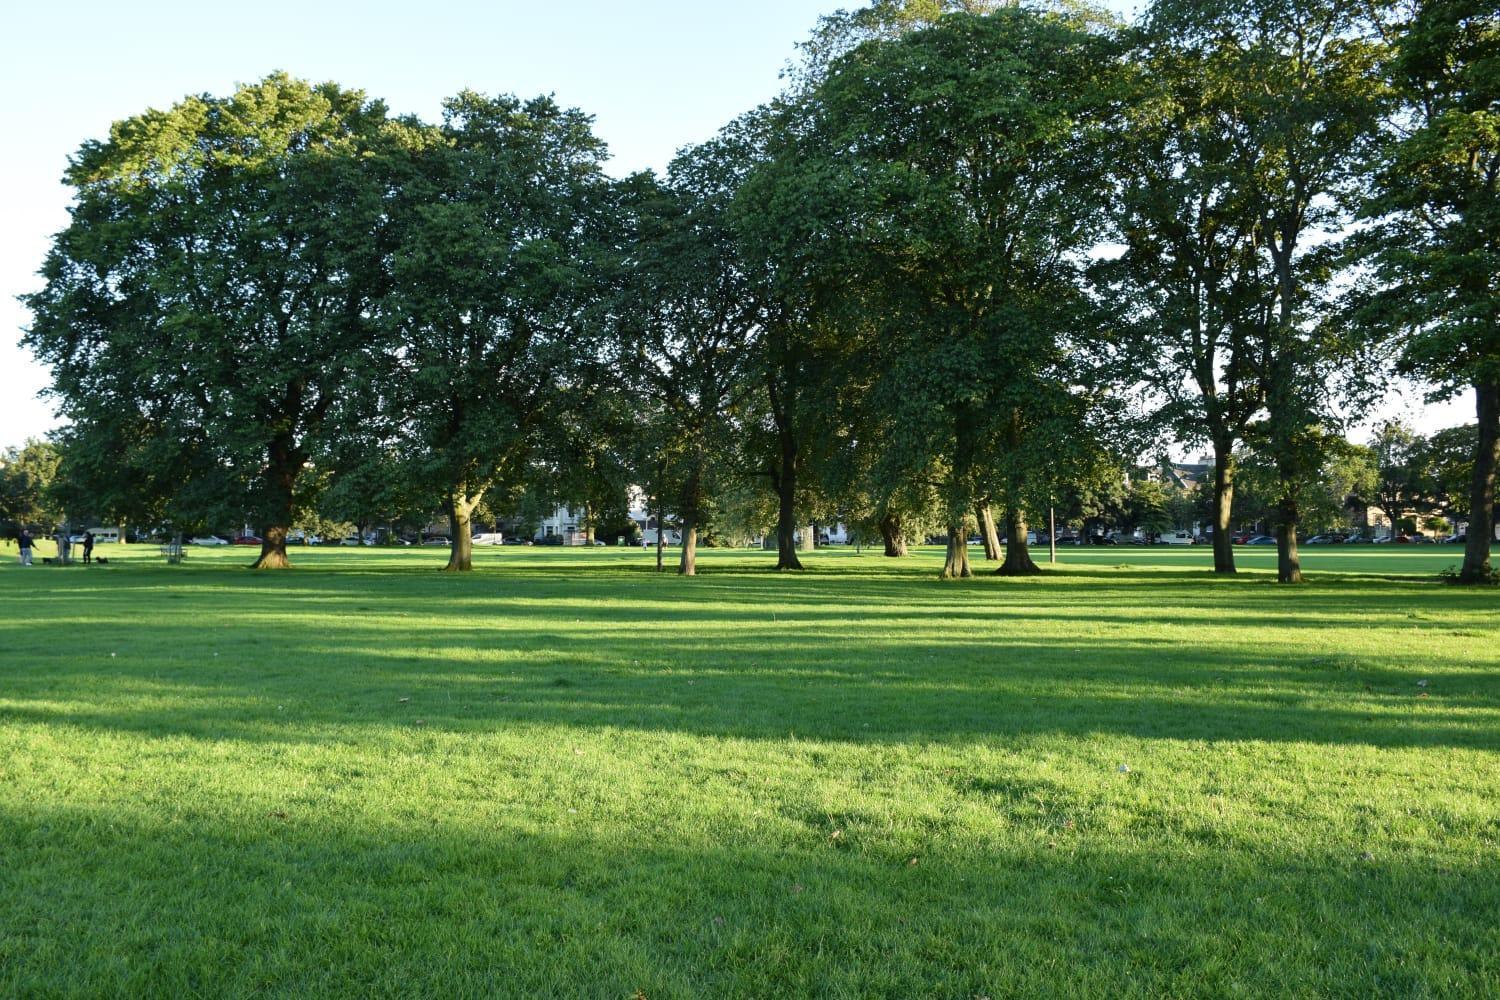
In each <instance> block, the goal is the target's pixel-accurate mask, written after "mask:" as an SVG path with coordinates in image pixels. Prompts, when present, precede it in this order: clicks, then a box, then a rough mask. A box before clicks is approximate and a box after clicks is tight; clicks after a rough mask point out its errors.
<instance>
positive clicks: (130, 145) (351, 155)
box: [25, 74, 413, 527]
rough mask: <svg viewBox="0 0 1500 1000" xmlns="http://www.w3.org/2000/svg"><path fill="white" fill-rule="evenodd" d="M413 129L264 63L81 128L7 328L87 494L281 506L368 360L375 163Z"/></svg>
mask: <svg viewBox="0 0 1500 1000" xmlns="http://www.w3.org/2000/svg"><path fill="white" fill-rule="evenodd" d="M412 138H413V130H412V129H411V128H410V127H409V126H408V125H407V124H405V123H402V122H397V121H392V120H391V119H390V118H389V117H388V116H387V114H386V109H385V107H384V105H382V104H380V103H379V102H377V101H371V100H369V99H367V98H366V97H365V96H364V94H362V93H360V92H358V91H349V90H344V89H342V88H340V87H338V86H336V85H334V84H322V85H316V86H314V85H311V84H308V83H305V82H302V81H300V80H294V79H292V78H290V77H287V76H284V75H279V74H278V75H273V76H269V77H267V78H266V79H264V80H262V81H260V82H259V83H255V84H251V85H249V86H245V87H242V88H241V89H239V90H237V91H236V92H235V93H233V94H231V95H230V96H228V97H225V98H216V97H208V96H201V97H191V98H188V99H186V100H184V101H182V102H180V103H179V104H177V105H175V106H173V107H172V108H171V109H169V110H167V111H149V112H147V113H145V114H143V115H139V116H137V117H134V118H130V119H127V120H125V121H121V122H117V123H116V124H115V125H114V126H113V127H112V128H111V130H110V136H109V138H108V139H107V140H105V141H91V142H88V143H85V144H84V146H83V147H82V149H80V151H79V152H78V154H77V155H76V156H75V157H74V158H73V160H72V163H71V165H70V167H69V169H68V173H67V181H68V183H69V184H70V185H71V186H72V187H73V188H74V190H75V192H76V196H77V201H76V204H75V205H74V206H73V209H72V217H71V221H70V224H69V226H68V227H67V228H66V229H65V230H64V231H63V232H62V233H60V234H58V236H57V237H56V239H55V241H54V243H53V246H52V249H51V252H50V253H49V254H48V257H47V261H46V264H45V265H44V267H43V270H42V274H43V277H44V278H45V280H46V284H45V286H44V287H43V289H42V290H41V291H40V292H38V293H36V294H34V295H31V296H28V297H27V299H26V302H27V305H28V306H29V307H30V309H31V311H32V314H33V317H34V321H33V324H32V326H31V328H30V330H29V331H28V333H27V336H26V341H25V343H26V344H27V345H28V346H29V347H30V348H31V349H32V350H33V351H34V352H35V353H36V355H37V356H38V357H39V358H40V359H41V360H43V361H44V362H45V363H47V364H49V365H51V366H52V369H53V391H54V393H55V395H56V397H57V399H58V400H59V402H60V404H61V410H62V414H63V416H64V417H65V418H67V419H68V420H69V421H70V422H71V423H70V427H69V430H68V431H67V433H66V436H65V440H64V443H65V451H66V455H67V456H68V463H69V465H70V469H69V471H68V477H69V479H70V481H72V482H75V483H80V484H86V485H87V486H88V487H89V488H90V489H91V492H92V494H93V496H94V497H95V498H96V506H97V507H99V508H100V509H102V510H107V511H110V512H114V513H117V514H119V515H121V516H127V515H128V516H132V517H135V518H139V519H143V520H151V519H156V520H160V519H165V520H172V521H175V522H177V523H179V524H193V523H202V522H204V521H207V520H216V519H222V518H226V517H227V518H228V519H230V520H238V519H240V518H242V517H250V518H251V519H252V520H255V521H257V522H258V523H260V524H265V525H280V526H283V527H284V526H285V525H287V524H288V523H290V520H291V517H292V514H293V511H294V510H295V509H296V508H297V507H298V506H299V505H301V504H303V503H306V502H307V501H308V500H309V499H310V497H309V496H308V495H307V490H306V487H307V485H308V483H307V482H306V481H305V479H304V477H303V475H302V470H303V468H304V464H305V462H306V461H307V460H308V459H309V458H310V457H311V455H312V454H313V453H314V452H315V451H316V450H318V447H319V445H320V443H321V442H322V441H323V440H324V433H325V430H326V429H327V428H328V427H329V426H330V424H331V422H332V421H331V414H333V413H334V412H335V411H336V410H337V409H338V408H339V407H340V406H341V405H342V404H344V403H346V402H347V401H348V400H350V399H351V398H354V397H352V396H351V395H350V394H349V393H348V389H349V387H350V385H351V383H352V382H353V381H354V380H355V379H356V377H357V375H358V373H359V372H361V371H363V370H364V369H366V368H367V367H368V366H369V365H370V364H371V361H372V357H371V354H372V345H373V344H374V343H375V342H376V341H375V338H374V337H373V336H372V333H373V331H372V327H371V323H370V315H371V310H370V305H371V302H372V299H373V297H374V296H375V295H376V294H377V293H378V292H379V290H380V288H381V286H382V279H381V275H382V264H383V252H384V249H385V245H384V241H383V238H384V235H385V234H386V232H387V231H388V218H389V214H388V208H389V192H390V190H391V174H390V171H389V163H390V159H391V157H392V156H393V155H396V154H398V153H399V152H400V151H401V150H404V149H405V148H406V147H407V146H408V145H410V143H411V142H412Z"/></svg>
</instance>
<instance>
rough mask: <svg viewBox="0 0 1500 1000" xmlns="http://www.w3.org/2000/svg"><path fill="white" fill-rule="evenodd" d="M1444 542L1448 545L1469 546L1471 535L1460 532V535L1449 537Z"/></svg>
mask: <svg viewBox="0 0 1500 1000" xmlns="http://www.w3.org/2000/svg"><path fill="white" fill-rule="evenodd" d="M1443 541H1444V542H1445V543H1446V544H1448V545H1467V544H1469V534H1468V532H1466V531H1460V532H1459V533H1458V534H1455V535H1449V536H1448V537H1447V538H1445V539H1443Z"/></svg>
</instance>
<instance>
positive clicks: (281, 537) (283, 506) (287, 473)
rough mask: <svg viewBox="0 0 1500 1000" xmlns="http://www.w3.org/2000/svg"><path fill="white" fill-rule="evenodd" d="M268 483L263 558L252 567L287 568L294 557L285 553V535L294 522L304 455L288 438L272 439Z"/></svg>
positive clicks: (262, 525)
mask: <svg viewBox="0 0 1500 1000" xmlns="http://www.w3.org/2000/svg"><path fill="white" fill-rule="evenodd" d="M269 459H270V462H269V465H268V467H267V469H266V472H265V475H266V485H267V487H268V488H269V489H268V493H269V494H270V496H271V498H272V499H271V503H270V504H269V509H268V510H267V511H266V512H265V514H266V516H265V517H264V518H263V522H262V523H261V524H260V525H258V527H259V528H260V558H259V559H257V560H255V562H254V564H253V566H252V568H253V569H287V568H289V567H290V566H291V565H292V561H291V560H290V559H288V558H287V555H286V535H287V531H288V530H289V529H290V527H291V523H292V497H293V495H294V493H295V491H296V486H297V475H298V474H299V473H300V472H301V471H302V462H303V458H302V455H301V454H300V453H299V452H298V451H297V449H296V448H294V447H292V445H291V443H290V442H289V441H287V440H284V439H281V440H277V441H274V442H272V444H271V449H270V455H269Z"/></svg>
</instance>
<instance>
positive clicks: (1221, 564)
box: [1214, 441, 1235, 573]
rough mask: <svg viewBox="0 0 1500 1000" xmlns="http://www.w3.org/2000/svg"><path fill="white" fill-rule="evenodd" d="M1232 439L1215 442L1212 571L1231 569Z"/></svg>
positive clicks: (1228, 570)
mask: <svg viewBox="0 0 1500 1000" xmlns="http://www.w3.org/2000/svg"><path fill="white" fill-rule="evenodd" d="M1233 506H1234V443H1233V442H1232V441H1215V442H1214V572H1215V573H1233V572H1234V571H1235V570H1234V538H1233V537H1232V536H1231V534H1230V526H1231V524H1232V523H1233Z"/></svg>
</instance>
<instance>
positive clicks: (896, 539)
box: [880, 514, 906, 559]
mask: <svg viewBox="0 0 1500 1000" xmlns="http://www.w3.org/2000/svg"><path fill="white" fill-rule="evenodd" d="M880 537H881V538H882V539H884V540H885V554H886V555H888V556H890V557H891V558H893V559H899V558H900V557H901V556H904V555H906V533H905V532H903V531H902V530H901V518H900V517H898V516H897V515H895V514H886V516H885V517H882V518H881V519H880Z"/></svg>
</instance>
